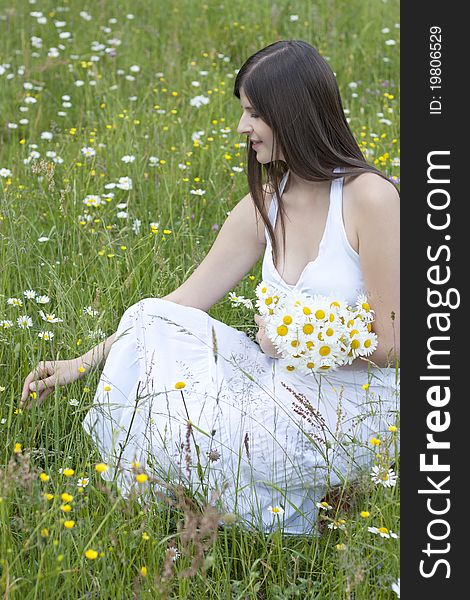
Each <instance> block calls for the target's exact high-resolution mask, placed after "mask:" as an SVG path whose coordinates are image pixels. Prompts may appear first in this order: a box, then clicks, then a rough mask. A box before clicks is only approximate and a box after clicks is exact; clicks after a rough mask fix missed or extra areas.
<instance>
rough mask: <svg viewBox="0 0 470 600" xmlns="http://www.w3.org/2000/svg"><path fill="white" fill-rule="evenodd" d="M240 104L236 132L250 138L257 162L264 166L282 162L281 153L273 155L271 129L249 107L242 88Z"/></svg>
mask: <svg viewBox="0 0 470 600" xmlns="http://www.w3.org/2000/svg"><path fill="white" fill-rule="evenodd" d="M240 104H241V107H242V109H243V114H242V116H241V118H240V121H239V123H238V127H237V132H238V133H239V134H240V135H243V134H244V135H247V136H248V137H249V138H250V144H251V145H252V147H253V150H254V151H255V152H256V158H257V159H258V162H260V163H262V164H266V163H269V162H271V160H284V157H283V156H282V152H280V153H279V154H280V155H279V156H276V153H275V152H274V153H273V148H274V135H273V132H272V129H271V128H270V127H269V125H267V124H266V123H265V122H264V121H263V120H262V119H261V117H259V116H258V115H257V114H256V112H255V110H254V109H253V108H252V107H251V106H250V102H249V100H248V98H247V97H246V96H245V92H244V91H243V88H241V89H240Z"/></svg>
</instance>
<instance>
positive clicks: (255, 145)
mask: <svg viewBox="0 0 470 600" xmlns="http://www.w3.org/2000/svg"><path fill="white" fill-rule="evenodd" d="M262 143H263V142H252V146H253V149H254V150H256V148H258V147H259V146H261V144H262Z"/></svg>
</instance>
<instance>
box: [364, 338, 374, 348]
mask: <svg viewBox="0 0 470 600" xmlns="http://www.w3.org/2000/svg"><path fill="white" fill-rule="evenodd" d="M371 344H372V342H371V341H370V340H366V341H365V342H364V347H365V348H370V345H371Z"/></svg>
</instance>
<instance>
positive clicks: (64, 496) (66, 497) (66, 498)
mask: <svg viewBox="0 0 470 600" xmlns="http://www.w3.org/2000/svg"><path fill="white" fill-rule="evenodd" d="M60 497H61V498H62V502H72V500H73V496H71V495H70V494H67V492H64V493H63V494H62V495H61V496H60Z"/></svg>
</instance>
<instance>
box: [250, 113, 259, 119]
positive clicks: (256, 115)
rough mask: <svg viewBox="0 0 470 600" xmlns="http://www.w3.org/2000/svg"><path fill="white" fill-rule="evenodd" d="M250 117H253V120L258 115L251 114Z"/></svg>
mask: <svg viewBox="0 0 470 600" xmlns="http://www.w3.org/2000/svg"><path fill="white" fill-rule="evenodd" d="M250 116H251V117H253V119H257V118H258V116H259V115H255V114H252V115H250Z"/></svg>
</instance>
